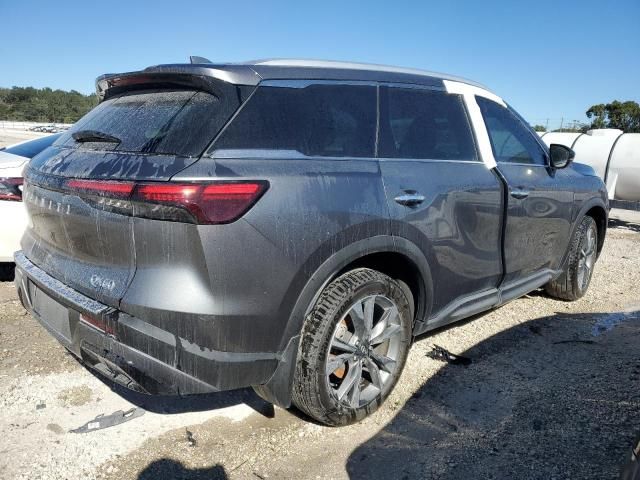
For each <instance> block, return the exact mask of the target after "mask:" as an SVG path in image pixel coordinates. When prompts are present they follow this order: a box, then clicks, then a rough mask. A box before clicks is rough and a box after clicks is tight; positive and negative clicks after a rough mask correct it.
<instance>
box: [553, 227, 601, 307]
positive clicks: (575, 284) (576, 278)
mask: <svg viewBox="0 0 640 480" xmlns="http://www.w3.org/2000/svg"><path fill="white" fill-rule="evenodd" d="M597 256H598V229H597V227H596V222H595V221H594V220H593V218H591V217H584V218H583V219H582V220H581V221H580V225H578V228H576V231H575V232H574V234H573V238H572V239H571V245H570V246H569V257H568V258H567V261H566V262H565V266H564V270H563V272H562V274H561V275H560V276H559V277H558V278H556V279H555V280H552V281H550V282H549V283H547V284H546V285H545V287H544V289H545V291H546V292H547V294H548V295H550V296H551V297H554V298H557V299H560V300H567V301H574V300H578V299H579V298H581V297H583V296H584V294H585V293H587V290H588V288H589V284H590V283H591V276H592V275H593V268H594V266H595V263H596V259H597ZM585 266H586V270H585Z"/></svg>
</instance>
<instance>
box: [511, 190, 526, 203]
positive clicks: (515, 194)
mask: <svg viewBox="0 0 640 480" xmlns="http://www.w3.org/2000/svg"><path fill="white" fill-rule="evenodd" d="M510 193H511V196H512V197H513V198H517V199H518V200H522V199H523V198H527V197H528V196H529V190H524V189H522V188H512V189H511V192H510Z"/></svg>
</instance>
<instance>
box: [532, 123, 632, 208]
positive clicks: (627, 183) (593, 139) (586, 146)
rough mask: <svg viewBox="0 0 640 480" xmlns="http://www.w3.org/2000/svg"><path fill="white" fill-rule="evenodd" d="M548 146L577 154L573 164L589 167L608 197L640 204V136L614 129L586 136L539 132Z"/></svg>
mask: <svg viewBox="0 0 640 480" xmlns="http://www.w3.org/2000/svg"><path fill="white" fill-rule="evenodd" d="M540 137H541V138H542V139H543V140H544V142H545V143H546V144H547V145H551V144H552V143H559V144H561V145H566V146H567V147H569V148H572V149H573V150H574V151H575V152H576V158H575V161H576V162H580V163H586V164H587V165H590V166H591V167H592V168H593V169H594V170H595V171H596V173H597V174H598V175H599V176H600V177H601V178H602V179H603V180H604V181H605V183H606V184H607V189H608V190H609V198H610V199H615V200H627V201H640V133H623V132H622V130H616V129H614V128H603V129H598V130H589V131H588V132H587V133H568V132H567V133H561V132H547V133H540Z"/></svg>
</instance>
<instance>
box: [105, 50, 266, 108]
mask: <svg viewBox="0 0 640 480" xmlns="http://www.w3.org/2000/svg"><path fill="white" fill-rule="evenodd" d="M191 58H200V57H191ZM260 80H261V77H260V75H258V74H257V73H256V72H255V71H254V70H253V69H252V68H250V67H249V66H247V65H214V64H202V63H199V64H176V65H156V66H154V67H148V68H145V69H144V70H141V71H137V72H126V73H112V74H108V75H102V76H100V77H98V78H97V79H96V94H97V95H98V100H99V101H100V102H102V101H103V100H105V99H107V98H109V97H112V96H114V95H117V94H119V93H121V92H124V91H128V90H136V89H145V88H147V89H148V88H192V89H196V90H204V91H206V92H210V93H213V94H214V95H218V94H220V93H221V90H222V89H225V88H226V87H225V86H224V85H225V84H226V85H227V86H228V87H235V86H236V85H248V86H256V85H257V84H258V83H259V82H260Z"/></svg>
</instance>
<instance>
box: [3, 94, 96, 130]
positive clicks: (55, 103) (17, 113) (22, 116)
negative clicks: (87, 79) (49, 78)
mask: <svg viewBox="0 0 640 480" xmlns="http://www.w3.org/2000/svg"><path fill="white" fill-rule="evenodd" d="M97 104H98V97H97V96H96V95H95V94H91V95H83V94H82V93H80V92H77V91H75V90H71V91H70V92H67V91H64V90H52V89H51V88H33V87H12V88H0V120H14V121H23V122H47V123H73V122H75V121H77V120H78V119H79V118H80V117H82V116H83V115H84V114H85V113H87V112H88V111H89V110H91V109H92V108H93V107H95V106H96V105H97Z"/></svg>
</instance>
